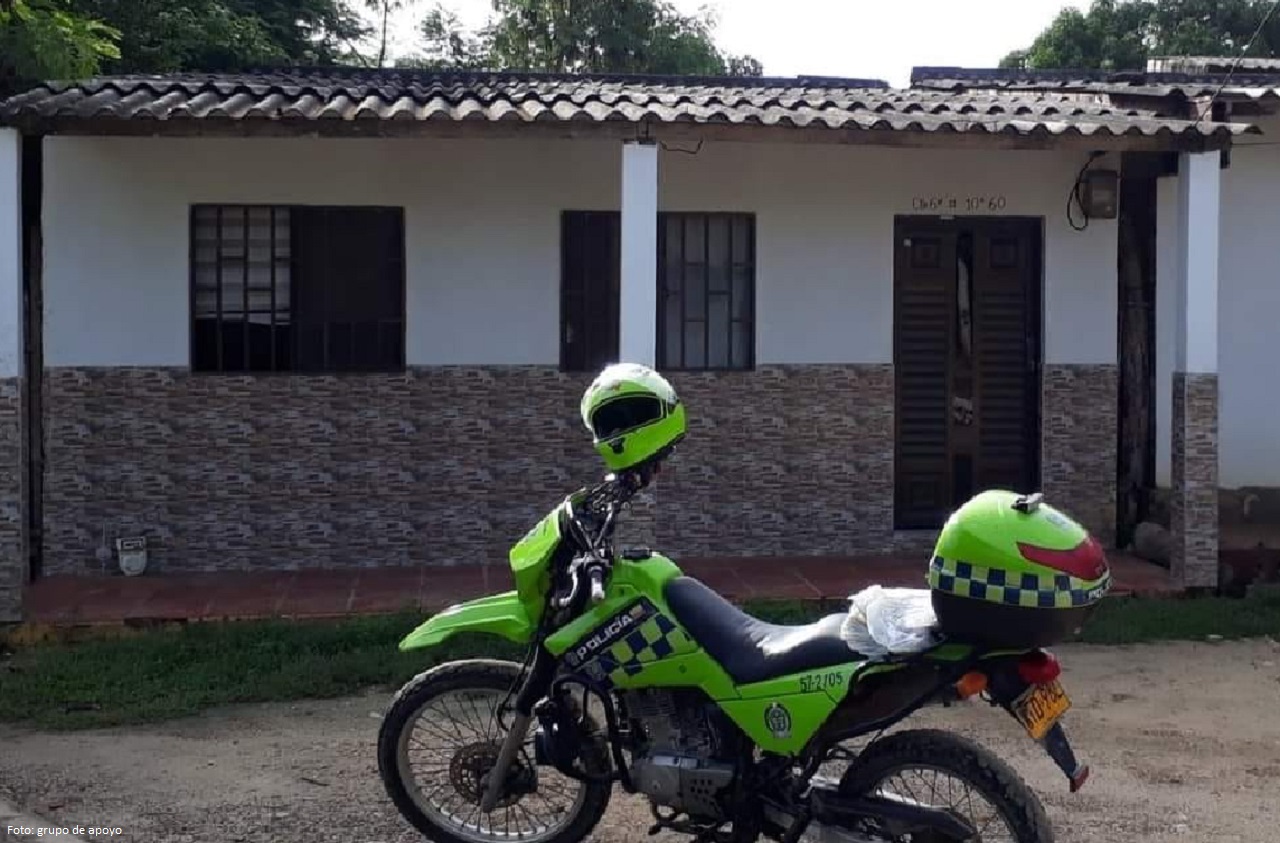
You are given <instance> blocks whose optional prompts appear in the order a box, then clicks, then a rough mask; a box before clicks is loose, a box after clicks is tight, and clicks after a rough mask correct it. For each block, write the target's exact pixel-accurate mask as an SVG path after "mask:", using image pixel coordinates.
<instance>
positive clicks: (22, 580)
mask: <svg viewBox="0 0 1280 843" xmlns="http://www.w3.org/2000/svg"><path fill="white" fill-rule="evenodd" d="M21 180H22V137H21V135H19V134H18V132H17V131H15V130H13V129H3V128H0V622H5V621H17V620H21V619H22V590H23V587H24V586H25V584H26V580H27V560H26V553H25V552H24V547H25V544H24V541H23V538H24V529H23V526H24V525H23V517H24V516H23V511H24V507H23V501H22V488H23V485H24V478H23V459H22V454H23V424H22V356H23V355H22V312H23V302H22V194H21V183H22V182H21Z"/></svg>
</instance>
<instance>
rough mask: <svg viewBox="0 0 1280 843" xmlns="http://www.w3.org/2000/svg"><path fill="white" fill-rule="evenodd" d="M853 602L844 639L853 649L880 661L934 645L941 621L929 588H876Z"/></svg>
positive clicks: (844, 631) (867, 590)
mask: <svg viewBox="0 0 1280 843" xmlns="http://www.w3.org/2000/svg"><path fill="white" fill-rule="evenodd" d="M849 599H850V601H852V602H851V603H850V605H849V616H848V617H847V618H845V620H844V625H843V626H842V627H841V629H840V637H841V638H843V639H844V640H845V643H846V644H848V645H849V648H850V649H851V650H854V651H855V652H858V653H861V654H862V655H864V656H868V657H871V658H877V657H879V656H884V655H887V654H889V653H918V652H920V651H921V650H923V649H925V648H926V647H928V646H929V645H930V644H932V643H933V633H934V631H935V628H936V626H937V623H938V618H937V616H936V615H935V614H934V613H933V601H932V599H931V596H930V594H929V590H928V589H926V588H881V587H880V586H878V585H873V586H869V587H868V588H864V589H863V590H862V591H859V592H858V593H857V594H854V595H853V596H851V597H850V598H849Z"/></svg>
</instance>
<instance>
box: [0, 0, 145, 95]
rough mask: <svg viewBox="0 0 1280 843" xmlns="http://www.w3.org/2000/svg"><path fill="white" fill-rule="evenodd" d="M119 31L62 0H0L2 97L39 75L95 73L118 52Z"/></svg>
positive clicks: (41, 76)
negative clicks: (60, 0)
mask: <svg viewBox="0 0 1280 843" xmlns="http://www.w3.org/2000/svg"><path fill="white" fill-rule="evenodd" d="M119 37H120V33H119V31H117V30H116V29H113V28H112V27H110V26H108V25H106V24H104V23H102V22H101V21H99V20H95V19H94V18H92V17H89V16H85V15H83V14H78V13H77V12H76V11H75V10H73V9H71V8H70V7H69V5H68V4H65V3H62V2H59V1H58V0H0V98H3V97H5V96H8V95H9V94H12V93H15V92H17V91H19V90H22V89H24V88H26V87H28V86H29V85H31V84H32V83H34V82H36V81H38V80H40V79H49V78H63V79H65V78H74V77H79V76H87V75H90V74H93V73H96V72H97V71H98V70H99V67H100V65H101V62H102V61H103V60H104V59H107V60H110V59H115V58H117V57H119V55H120V51H119V48H118V47H117V46H116V41H117V39H118V38H119Z"/></svg>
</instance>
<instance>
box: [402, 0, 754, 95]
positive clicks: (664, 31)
mask: <svg viewBox="0 0 1280 843" xmlns="http://www.w3.org/2000/svg"><path fill="white" fill-rule="evenodd" d="M493 7H494V11H495V13H496V15H495V16H494V17H493V18H491V19H490V20H489V22H488V23H487V24H486V25H485V26H484V27H482V28H480V29H479V30H478V31H475V32H468V31H466V30H465V29H464V28H463V27H462V26H461V24H460V22H459V21H458V18H457V16H456V15H455V14H453V13H452V12H451V11H449V10H448V9H447V8H445V7H444V6H442V5H439V4H437V5H436V6H435V7H434V8H433V9H432V10H431V11H430V12H429V13H428V14H427V17H426V19H425V21H424V23H423V26H422V34H423V37H424V40H425V47H426V49H425V52H424V54H423V55H421V56H418V57H415V58H412V59H408V60H405V61H404V62H402V64H412V65H416V66H425V67H462V68H479V67H486V68H492V69H496V70H527V71H544V72H557V73H652V74H701V75H737V76H759V75H761V74H762V72H763V68H762V67H761V65H760V62H759V61H758V60H756V59H754V58H752V57H751V56H735V55H729V54H726V53H724V52H723V51H722V50H720V48H719V47H717V46H716V44H715V41H714V38H713V37H712V32H713V30H714V28H715V24H716V21H715V19H714V17H713V16H712V15H711V14H710V13H709V12H704V13H703V14H701V15H683V14H681V13H680V12H679V11H678V10H676V9H675V8H674V7H673V6H672V5H671V4H670V3H669V2H666V0H494V2H493Z"/></svg>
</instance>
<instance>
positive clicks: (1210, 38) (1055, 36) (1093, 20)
mask: <svg viewBox="0 0 1280 843" xmlns="http://www.w3.org/2000/svg"><path fill="white" fill-rule="evenodd" d="M1273 7H1274V2H1273V0H1093V4H1092V5H1091V6H1090V7H1089V10H1088V11H1087V12H1082V11H1081V10H1080V9H1075V8H1071V9H1064V10H1063V11H1062V12H1060V13H1059V14H1058V16H1057V17H1056V18H1054V20H1053V22H1052V23H1051V24H1050V25H1049V26H1048V28H1046V29H1045V30H1044V32H1042V33H1040V35H1039V36H1038V37H1037V38H1036V39H1035V41H1034V42H1032V44H1031V46H1030V47H1027V48H1026V49H1022V50H1015V51H1013V52H1011V53H1009V54H1008V55H1007V56H1005V57H1004V59H1002V60H1001V62H1000V66H1001V67H1024V68H1069V69H1081V70H1084V69H1101V70H1140V69H1142V68H1143V67H1145V66H1146V60H1147V58H1148V57H1150V56H1177V55H1182V56H1189V55H1194V56H1231V57H1235V56H1238V55H1240V53H1241V51H1242V50H1244V49H1245V47H1246V45H1248V44H1249V39H1250V38H1251V37H1253V34H1254V32H1255V31H1258V28H1259V26H1262V24H1263V22H1264V20H1265V21H1266V25H1265V26H1263V27H1262V30H1261V32H1259V34H1258V37H1257V39H1256V40H1255V41H1254V42H1253V45H1252V47H1250V49H1249V53H1248V55H1249V57H1250V58H1265V57H1275V56H1276V55H1277V53H1276V50H1277V48H1280V15H1277V14H1273V13H1272V9H1273ZM1268 15H1270V17H1269V18H1268Z"/></svg>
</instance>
